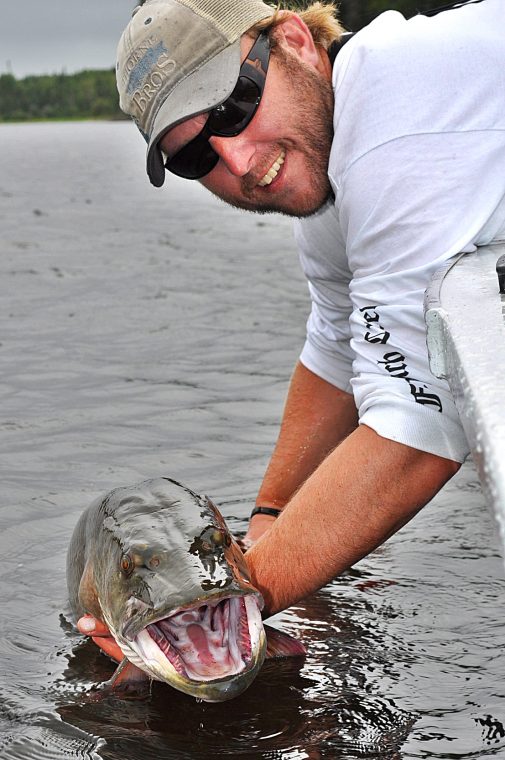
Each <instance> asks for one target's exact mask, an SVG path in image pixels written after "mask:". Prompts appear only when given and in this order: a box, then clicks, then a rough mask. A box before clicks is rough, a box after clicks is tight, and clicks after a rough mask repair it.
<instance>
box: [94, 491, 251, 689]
mask: <svg viewBox="0 0 505 760" xmlns="http://www.w3.org/2000/svg"><path fill="white" fill-rule="evenodd" d="M97 521H98V522H99V524H100V530H99V531H98V539H99V540H97V541H96V544H97V549H96V552H95V557H94V562H93V582H94V587H95V589H96V597H97V599H98V603H99V606H100V610H101V616H102V617H103V619H104V621H105V622H106V623H107V625H108V626H109V628H110V630H111V633H112V635H113V636H114V638H115V639H116V641H117V643H118V645H119V646H120V648H121V650H122V651H123V653H124V654H125V656H126V657H127V658H128V659H129V660H130V661H131V662H133V663H134V664H135V665H137V666H138V667H140V668H141V669H142V670H144V671H145V672H146V673H147V674H148V675H149V676H150V677H152V678H154V679H156V680H160V681H165V682H168V683H169V684H171V685H172V686H174V687H175V688H177V689H179V690H181V691H184V692H186V693H188V694H191V695H193V696H195V697H198V698H200V699H202V700H205V701H210V702H218V701H223V700H225V699H230V698H232V697H234V696H237V695H238V694H240V693H241V692H242V691H243V690H244V689H245V688H247V686H248V685H249V684H250V683H251V681H252V680H253V679H254V677H255V676H256V674H257V672H258V670H259V668H260V667H261V665H262V663H263V659H264V657H265V648H266V638H265V633H264V629H263V624H262V620H261V609H262V607H263V599H262V597H261V594H260V593H259V592H258V590H257V589H256V588H254V586H253V585H252V584H251V581H250V578H249V575H248V570H247V566H246V563H245V560H244V557H243V554H242V551H241V550H240V547H239V546H238V544H237V542H236V541H235V540H234V538H233V537H232V536H231V534H230V533H229V531H228V528H227V526H226V524H225V522H224V520H223V518H222V516H221V514H220V513H219V510H218V509H217V508H216V506H215V505H214V504H213V503H212V501H211V500H210V499H209V498H208V497H206V496H199V495H198V494H195V493H194V492H192V491H190V490H189V489H187V488H185V487H184V486H182V485H180V484H179V483H177V482H175V481H172V480H170V479H168V478H157V479H155V480H150V481H145V482H143V483H141V484H138V485H137V486H133V487H130V488H120V489H115V490H114V491H112V492H111V493H110V494H108V495H107V496H106V497H105V498H104V499H103V500H102V502H101V504H100V507H99V509H98V512H97Z"/></svg>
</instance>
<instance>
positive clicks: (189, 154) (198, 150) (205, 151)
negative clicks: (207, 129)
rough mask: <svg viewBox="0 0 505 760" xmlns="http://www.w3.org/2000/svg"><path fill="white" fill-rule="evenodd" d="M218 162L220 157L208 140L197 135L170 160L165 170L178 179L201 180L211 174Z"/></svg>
mask: <svg viewBox="0 0 505 760" xmlns="http://www.w3.org/2000/svg"><path fill="white" fill-rule="evenodd" d="M218 161H219V156H218V155H217V153H215V151H213V150H212V148H211V147H210V145H209V142H208V140H207V139H206V138H205V137H202V136H201V135H197V136H196V137H195V139H194V140H191V142H189V143H188V144H187V145H185V146H184V148H182V150H180V151H179V152H178V153H176V154H175V156H172V158H169V159H168V161H167V162H166V164H165V168H166V169H168V171H170V172H172V174H177V176H178V177H184V178H185V179H200V177H205V175H206V174H208V173H209V172H211V171H212V169H213V168H214V167H215V165H216V164H217V162H218Z"/></svg>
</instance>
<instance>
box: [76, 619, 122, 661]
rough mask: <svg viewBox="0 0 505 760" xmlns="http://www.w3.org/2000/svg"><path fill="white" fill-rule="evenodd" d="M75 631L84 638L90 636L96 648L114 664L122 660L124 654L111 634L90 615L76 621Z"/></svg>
mask: <svg viewBox="0 0 505 760" xmlns="http://www.w3.org/2000/svg"><path fill="white" fill-rule="evenodd" d="M77 629H78V630H79V632H80V633H82V634H84V635H85V636H91V638H92V640H93V641H94V642H95V644H96V645H97V647H99V648H100V649H101V650H102V651H103V652H105V654H108V655H109V657H112V659H113V660H116V662H121V661H122V660H124V654H123V653H122V651H121V649H120V648H119V647H118V645H117V644H116V641H115V639H114V638H113V636H112V634H111V632H110V631H109V629H108V628H107V626H106V625H105V623H102V622H101V621H100V620H97V619H96V618H94V617H92V615H83V616H82V618H80V619H79V620H78V621H77Z"/></svg>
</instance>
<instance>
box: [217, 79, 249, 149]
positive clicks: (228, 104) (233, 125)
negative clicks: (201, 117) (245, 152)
mask: <svg viewBox="0 0 505 760" xmlns="http://www.w3.org/2000/svg"><path fill="white" fill-rule="evenodd" d="M260 99H261V92H260V88H259V87H258V85H257V84H256V83H255V82H253V81H251V80H250V79H248V78H247V77H239V79H238V81H237V84H236V85H235V89H234V90H233V92H232V94H231V95H230V97H229V98H227V99H226V100H225V102H224V103H222V104H221V105H220V106H216V108H213V109H212V111H211V112H210V116H209V119H208V122H207V124H208V127H209V128H210V130H211V131H212V132H213V133H214V134H217V135H220V136H221V137H233V136H234V135H238V134H239V132H241V131H242V130H243V129H244V128H245V127H246V126H247V124H248V123H249V122H250V121H251V119H252V117H253V116H254V114H255V112H256V109H257V107H258V105H259V102H260Z"/></svg>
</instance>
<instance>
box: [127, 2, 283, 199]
mask: <svg viewBox="0 0 505 760" xmlns="http://www.w3.org/2000/svg"><path fill="white" fill-rule="evenodd" d="M273 13H274V8H273V7H272V6H270V5H267V4H266V3H264V2H263V0H147V1H146V2H145V3H143V4H142V5H139V6H137V7H136V8H135V9H134V11H133V15H132V18H131V21H130V23H129V24H128V26H127V27H126V29H125V31H124V32H123V34H122V36H121V39H120V41H119V45H118V51H117V63H116V80H117V87H118V91H119V105H120V107H121V109H122V110H123V111H124V112H125V113H126V114H128V115H129V116H131V117H132V118H133V120H134V121H135V123H136V124H137V127H138V128H139V130H140V131H141V133H142V135H143V136H144V138H145V140H146V142H147V145H148V147H147V173H148V175H149V179H150V180H151V182H152V184H153V185H155V186H156V187H161V185H162V184H163V182H164V181H165V168H164V165H163V156H162V153H161V150H160V148H159V141H160V139H161V138H162V137H163V135H164V134H165V133H166V132H167V131H168V130H169V129H170V128H171V127H174V126H175V125H176V124H179V123H180V122H181V121H184V120H185V119H188V118H190V117H192V116H195V115H196V114H199V113H202V112H204V111H208V110H210V109H211V108H214V107H215V106H217V105H219V104H220V103H222V102H223V101H224V100H226V98H227V97H228V96H229V95H231V93H232V91H233V88H234V86H235V84H236V81H237V79H238V76H239V69H240V37H241V35H242V34H244V32H246V31H247V30H248V29H250V27H251V26H254V24H256V23H257V22H258V21H261V20H262V19H264V18H267V17H269V16H271V15H272V14H273Z"/></svg>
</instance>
